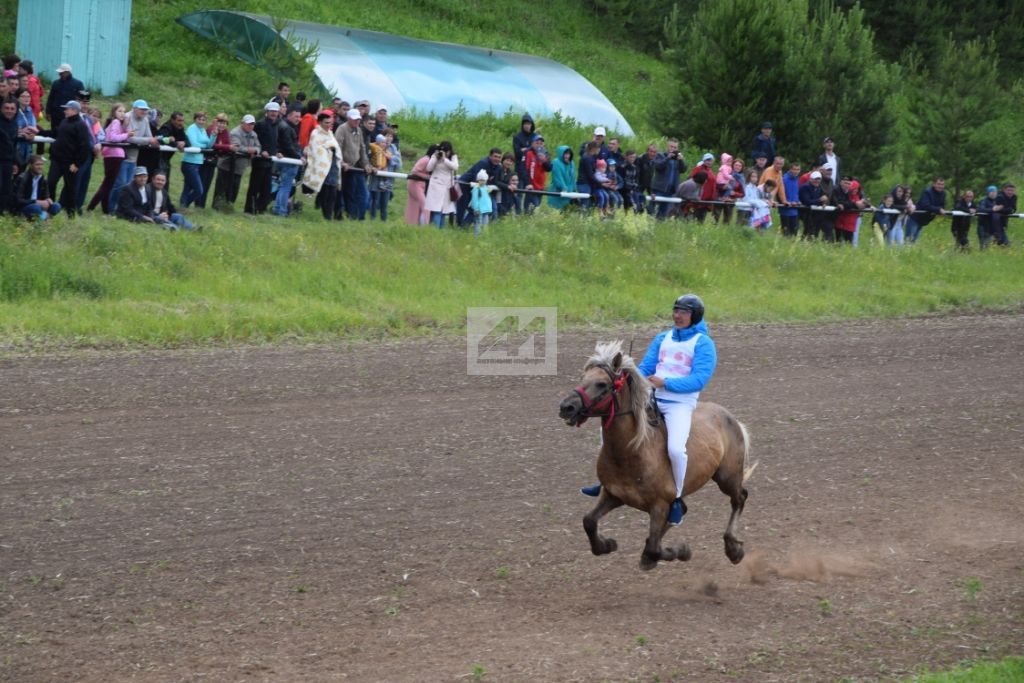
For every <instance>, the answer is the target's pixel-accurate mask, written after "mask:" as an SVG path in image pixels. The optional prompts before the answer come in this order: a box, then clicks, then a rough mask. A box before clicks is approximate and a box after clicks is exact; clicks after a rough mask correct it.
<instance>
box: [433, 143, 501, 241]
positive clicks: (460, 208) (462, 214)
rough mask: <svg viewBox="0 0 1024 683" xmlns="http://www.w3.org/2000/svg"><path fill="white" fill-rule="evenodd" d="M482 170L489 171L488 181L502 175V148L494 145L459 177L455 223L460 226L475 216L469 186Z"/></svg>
mask: <svg viewBox="0 0 1024 683" xmlns="http://www.w3.org/2000/svg"><path fill="white" fill-rule="evenodd" d="M480 171H487V177H488V178H490V179H491V180H489V181H488V182H493V179H494V178H497V177H498V176H499V175H501V149H500V148H499V147H492V148H491V151H490V152H488V154H487V156H485V157H484V158H482V159H480V161H478V162H476V163H475V164H473V165H472V166H470V167H469V170H468V171H466V172H465V173H463V174H462V175H461V176H459V177H458V179H457V181H456V185H457V186H458V189H459V192H460V194H459V200H458V202H456V204H455V223H456V224H457V225H459V226H464V225H467V224H468V223H469V221H470V220H471V219H472V217H473V214H472V212H471V211H470V208H469V200H470V199H471V198H472V197H471V196H470V192H469V186H470V185H471V184H472V183H473V182H474V181H476V177H477V175H478V174H479V173H480ZM428 193H429V190H428ZM428 196H429V194H428Z"/></svg>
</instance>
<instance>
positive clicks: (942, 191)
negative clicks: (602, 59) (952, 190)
mask: <svg viewBox="0 0 1024 683" xmlns="http://www.w3.org/2000/svg"><path fill="white" fill-rule="evenodd" d="M945 215H946V179H945V178H938V177H937V178H935V179H934V180H932V184H931V185H929V186H928V187H926V188H924V191H922V192H921V197H920V199H918V200H917V210H916V211H915V212H914V215H913V217H912V219H911V220H909V221H907V241H908V242H916V241H917V238H918V236H919V235H920V234H921V230H922V229H923V228H924V226H926V225H928V224H929V223H931V222H932V220H934V219H935V217H936V216H945Z"/></svg>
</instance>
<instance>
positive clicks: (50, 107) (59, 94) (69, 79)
mask: <svg viewBox="0 0 1024 683" xmlns="http://www.w3.org/2000/svg"><path fill="white" fill-rule="evenodd" d="M79 90H85V86H84V85H82V81H80V80H78V79H77V78H75V77H74V76H72V75H71V65H70V64H61V65H60V66H58V67H57V80H55V81H54V82H53V85H51V86H50V96H49V97H47V98H46V118H47V119H49V120H50V129H51V130H52V131H54V132H56V131H57V130H58V129H59V128H60V123H61V121H63V120H64V104H65V103H66V102H70V101H71V100H73V99H75V95H77V94H78V91H79Z"/></svg>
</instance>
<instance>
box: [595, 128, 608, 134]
mask: <svg viewBox="0 0 1024 683" xmlns="http://www.w3.org/2000/svg"><path fill="white" fill-rule="evenodd" d="M604 134H605V132H604V126H598V127H597V128H595V129H594V135H604Z"/></svg>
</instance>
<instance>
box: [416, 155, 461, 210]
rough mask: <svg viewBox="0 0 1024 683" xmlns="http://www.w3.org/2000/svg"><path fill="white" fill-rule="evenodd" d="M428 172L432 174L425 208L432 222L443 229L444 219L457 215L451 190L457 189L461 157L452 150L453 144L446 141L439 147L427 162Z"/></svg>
mask: <svg viewBox="0 0 1024 683" xmlns="http://www.w3.org/2000/svg"><path fill="white" fill-rule="evenodd" d="M427 170H428V171H429V172H430V186H429V187H427V202H426V205H425V207H424V208H425V209H426V210H427V211H428V212H429V213H430V222H431V223H433V224H434V225H435V226H437V227H438V228H443V227H444V217H445V216H448V215H451V214H454V213H455V200H454V199H452V197H451V188H453V187H455V176H456V175H457V174H458V172H459V157H458V156H457V155H456V154H455V150H454V149H452V143H450V142H448V141H447V140H445V141H444V142H441V143H440V144H438V145H437V151H435V152H434V153H433V154H432V155H431V156H430V161H428V162H427Z"/></svg>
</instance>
